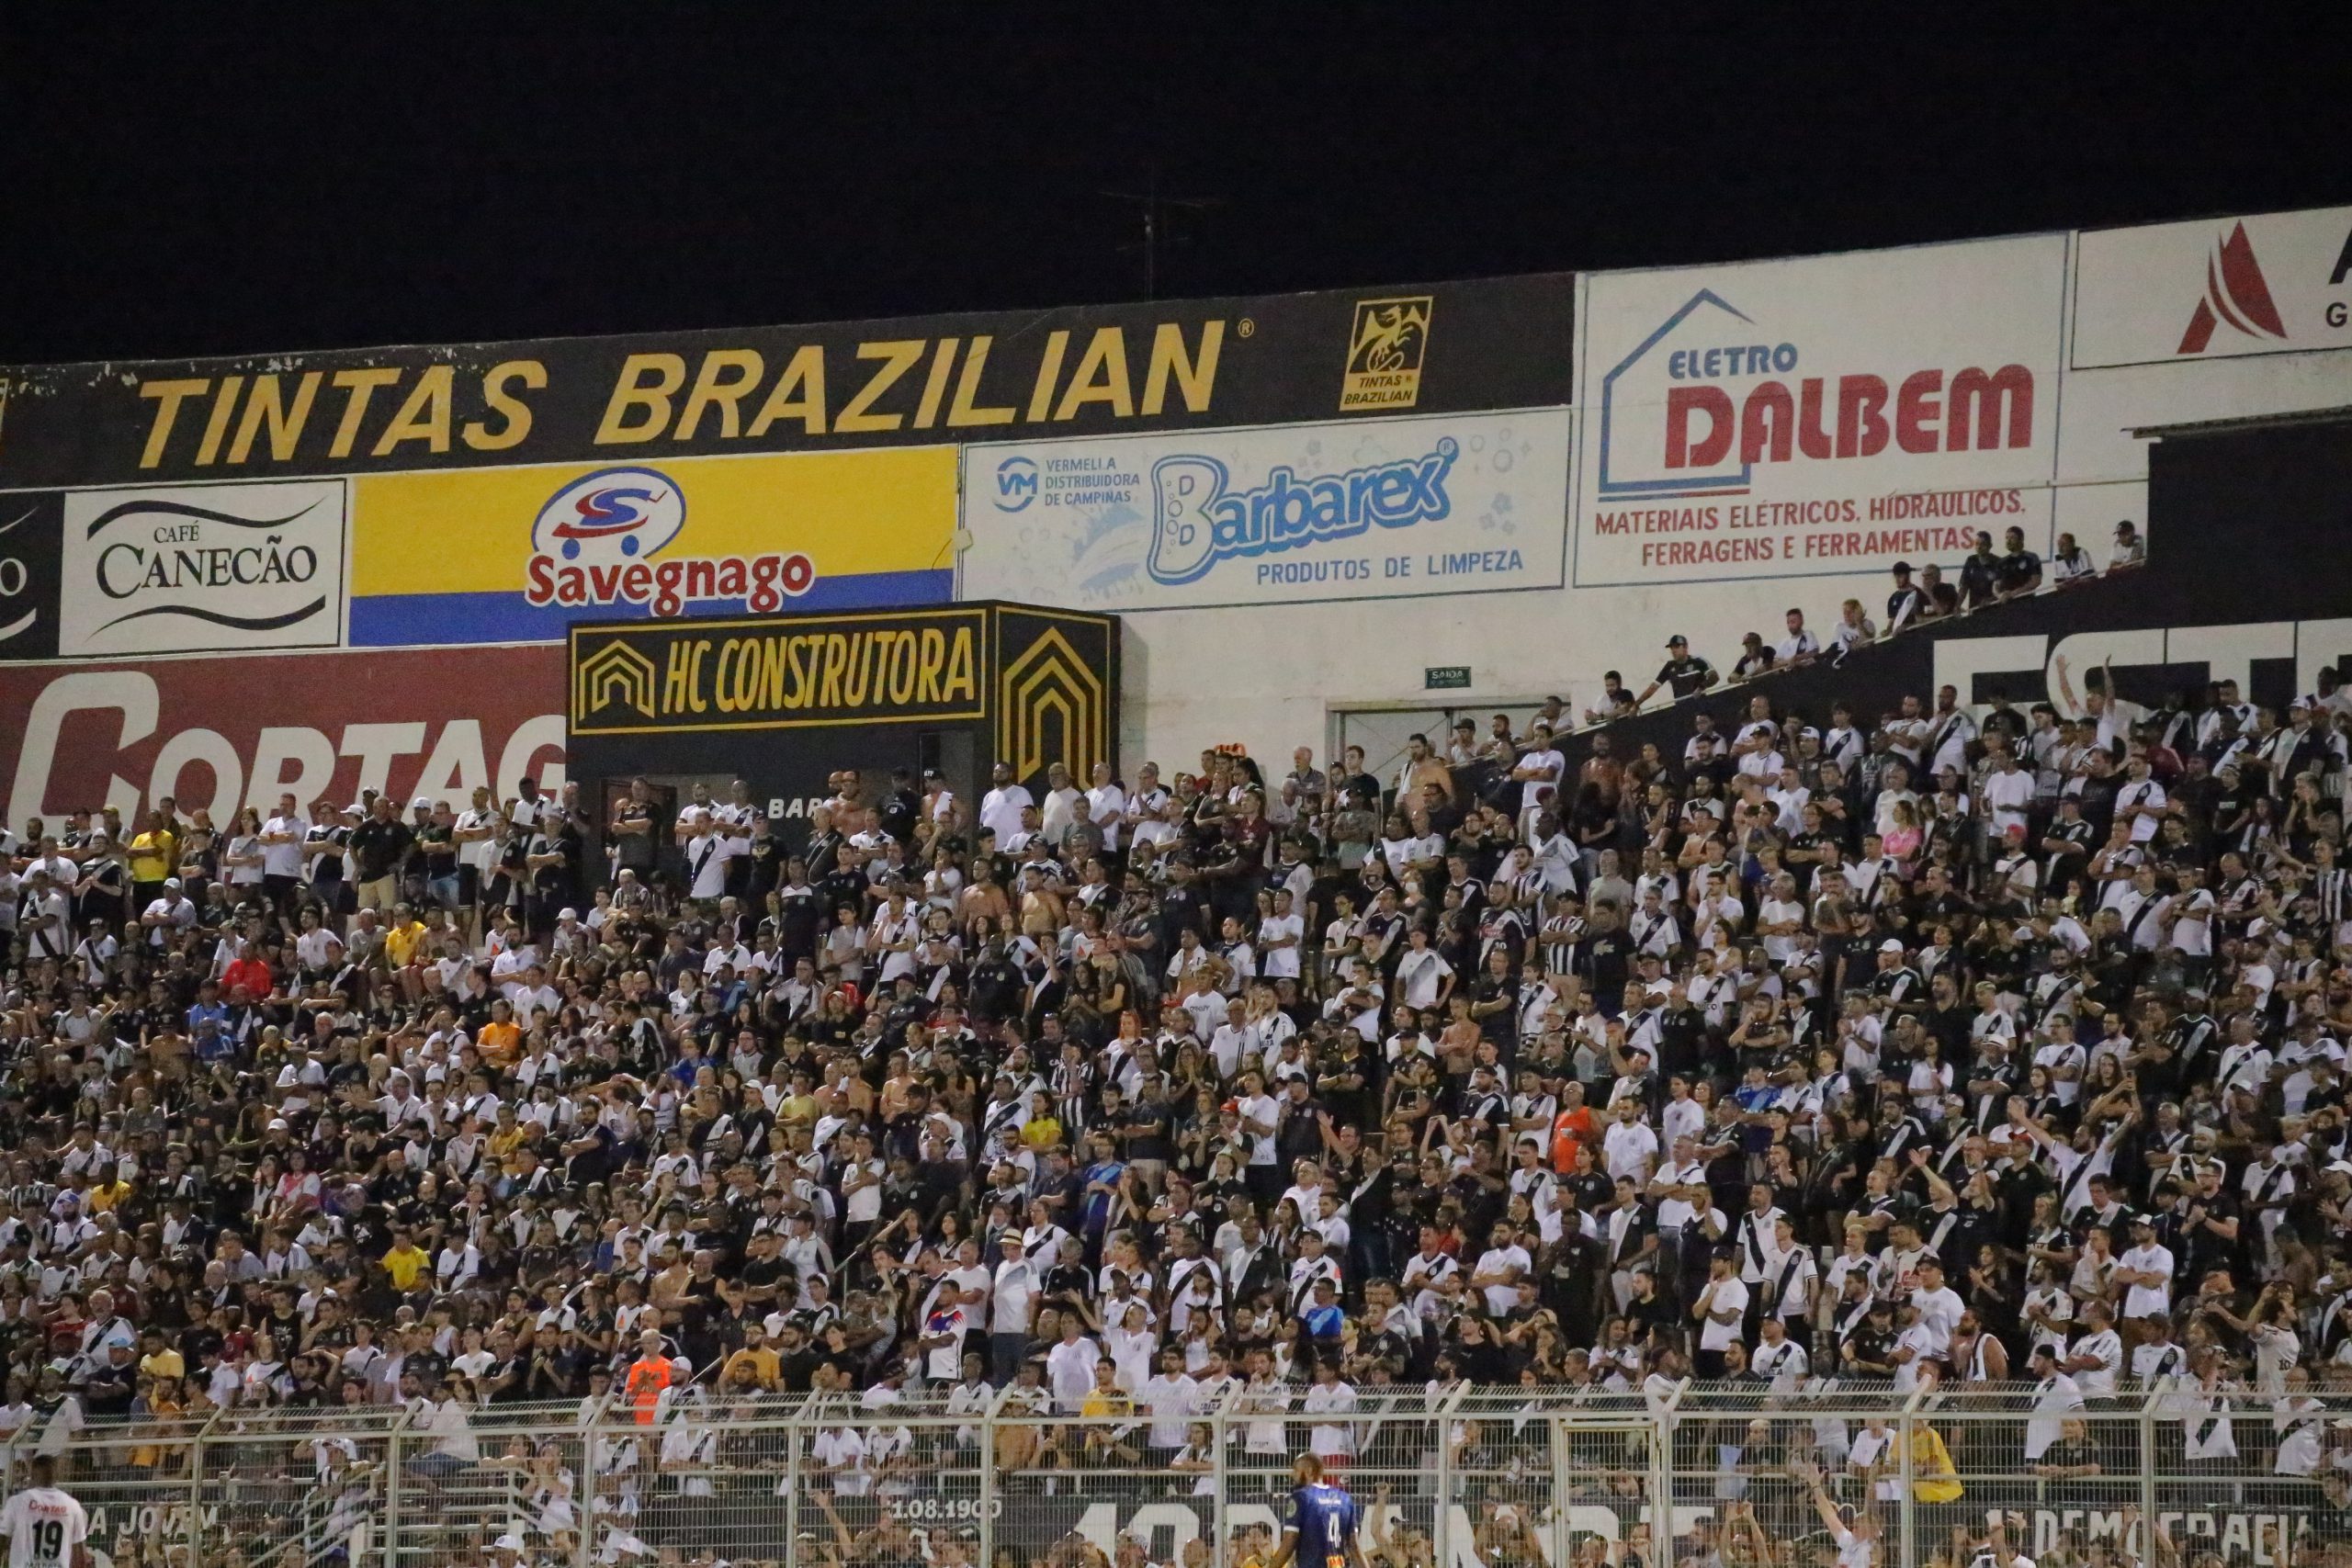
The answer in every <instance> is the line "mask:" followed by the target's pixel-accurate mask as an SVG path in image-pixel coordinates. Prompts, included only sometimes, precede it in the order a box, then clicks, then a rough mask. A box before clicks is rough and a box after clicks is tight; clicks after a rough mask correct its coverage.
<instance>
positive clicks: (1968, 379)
mask: <svg viewBox="0 0 2352 1568" xmlns="http://www.w3.org/2000/svg"><path fill="white" fill-rule="evenodd" d="M2004 407H2006V408H2007V410H2008V415H2009V418H2008V432H2007V439H2006V440H2004V438H2003V435H2002V430H2001V411H2002V409H2003V408H2004ZM1971 408H1973V409H1974V410H1975V411H1976V449H1977V450H1978V451H1980V452H1988V451H1991V450H1992V449H1993V448H1994V447H1996V446H2032V445H2033V372H2032V371H2030V370H2029V369H2027V368H2026V367H2024V366H2022V365H2004V366H2002V367H2000V368H1999V369H1998V370H1996V371H1994V372H1993V373H1992V374H1991V375H1989V376H1988V375H1986V374H1985V372H1984V371H1982V370H1978V369H1974V368H1971V369H1967V370H1963V371H1962V372H1961V373H1960V374H1959V375H1957V376H1954V377H1953V378H1951V428H1950V433H1949V434H1948V436H1947V438H1946V440H1947V445H1946V450H1948V451H1952V452H1965V451H1967V450H1968V415H1969V411H1970V409H1971Z"/></svg>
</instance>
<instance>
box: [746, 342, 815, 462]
mask: <svg viewBox="0 0 2352 1568" xmlns="http://www.w3.org/2000/svg"><path fill="white" fill-rule="evenodd" d="M795 392H797V393H799V394H800V395H799V396H798V397H794V396H793V394H794V393H795ZM780 419H797V420H799V421H800V428H801V431H802V433H803V434H809V435H822V434H825V350H824V346H823V345H822V344H814V343H809V344H801V345H800V347H798V348H797V349H795V350H794V351H793V355H792V362H791V363H790V364H788V365H786V367H784V374H783V375H781V376H778V377H777V378H775V386H774V387H772V388H770V389H768V397H767V401H765V402H763V403H762V404H761V405H760V412H758V413H756V414H754V415H752V428H751V432H750V434H751V437H752V440H754V441H756V440H758V439H759V438H760V437H761V436H763V435H765V434H767V430H768V426H769V425H771V424H774V423H775V422H776V421H777V420H780Z"/></svg>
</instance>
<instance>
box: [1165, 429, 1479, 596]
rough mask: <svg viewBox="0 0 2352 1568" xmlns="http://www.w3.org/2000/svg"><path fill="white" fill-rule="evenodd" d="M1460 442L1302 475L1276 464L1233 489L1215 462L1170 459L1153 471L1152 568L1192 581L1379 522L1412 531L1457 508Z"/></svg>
mask: <svg viewBox="0 0 2352 1568" xmlns="http://www.w3.org/2000/svg"><path fill="white" fill-rule="evenodd" d="M1460 452H1461V448H1460V446H1458V445H1456V443H1455V442H1454V440H1453V437H1452V436H1450V435H1449V436H1444V437H1442V438H1441V439H1440V440H1439V441H1438V444H1437V446H1436V449H1435V450H1433V451H1431V452H1430V453H1429V454H1428V455H1427V456H1426V457H1406V458H1400V459H1399V460H1397V461H1396V462H1393V463H1381V464H1376V465H1374V466H1372V467H1369V468H1354V469H1351V470H1349V471H1348V472H1346V473H1344V474H1324V475H1315V476H1310V477H1308V478H1306V479H1301V478H1300V477H1299V476H1298V474H1297V472H1296V471H1295V469H1293V468H1291V467H1290V466H1289V465H1287V464H1283V465H1279V466H1277V467H1276V468H1273V469H1272V471H1271V472H1270V473H1269V474H1268V475H1267V476H1266V482H1265V484H1263V485H1261V486H1260V487H1259V488H1258V489H1255V490H1248V491H1232V490H1229V489H1228V488H1227V478H1228V476H1227V471H1226V468H1225V465H1224V464H1222V463H1220V462H1217V461H1216V459H1214V458H1208V457H1190V456H1179V457H1162V458H1160V459H1159V461H1158V462H1156V463H1154V464H1153V465H1152V468H1151V484H1152V496H1153V501H1154V507H1153V530H1152V545H1151V549H1150V552H1149V553H1148V556H1147V558H1146V560H1145V567H1146V570H1148V571H1149V572H1150V573H1151V575H1152V576H1153V578H1155V579H1156V580H1158V581H1161V582H1192V581H1196V580H1197V579H1199V578H1200V577H1201V576H1202V575H1203V574H1204V573H1205V572H1206V571H1207V570H1209V568H1210V567H1212V566H1214V565H1216V562H1218V561H1219V560H1222V559H1225V558H1227V557H1231V556H1259V555H1268V554H1272V553H1275V552H1279V551H1283V550H1295V549H1297V548H1299V547H1302V546H1306V545H1311V544H1316V543H1317V542H1320V541H1322V540H1327V539H1344V538H1350V537H1352V536H1355V535H1358V534H1362V533H1363V532H1364V531H1365V530H1366V529H1368V528H1370V527H1371V526H1373V525H1374V524H1377V525H1380V526H1381V527H1383V528H1408V527H1411V526H1412V525H1415V524H1417V523H1426V522H1436V521H1439V520H1440V519H1442V518H1443V517H1445V516H1446V515H1447V514H1448V513H1450V512H1451V511H1452V510H1453V502H1452V501H1451V500H1450V499H1449V498H1448V497H1447V495H1446V493H1445V481H1446V476H1447V475H1448V474H1449V473H1450V472H1451V471H1452V469H1453V462H1454V458H1455V457H1458V456H1459V455H1460Z"/></svg>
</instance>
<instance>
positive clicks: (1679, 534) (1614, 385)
mask: <svg viewBox="0 0 2352 1568" xmlns="http://www.w3.org/2000/svg"><path fill="white" fill-rule="evenodd" d="M2065 269H2066V241H2065V238H2064V236H2063V235H2056V234H2051V235H2041V236H2034V237H2029V238H2024V239H2015V240H1996V241H1986V242H1983V243H1970V244H1960V245H1931V246H1922V247H1919V248H1917V249H1912V250H1901V251H1878V252H1869V253H1858V254H1849V255H1835V256H1815V257H1807V258H1804V259H1801V260H1795V261H1773V262H1754V263H1748V264H1745V265H1736V266H1720V267H1685V268H1677V269H1674V270H1671V271H1664V272H1628V273H1605V274H1600V275H1598V276H1594V277H1592V278H1590V279H1589V281H1588V283H1587V286H1586V291H1585V308H1584V320H1583V321H1582V323H1581V328H1580V333H1579V336H1580V348H1579V354H1580V358H1581V361H1582V367H1583V369H1582V374H1581V377H1580V379H1579V382H1578V387H1579V392H1580V399H1581V406H1582V410H1583V417H1582V420H1581V437H1580V442H1581V446H1580V450H1579V454H1578V469H1577V472H1578V479H1577V525H1576V540H1575V563H1576V564H1575V572H1574V581H1575V582H1576V584H1577V586H1579V587H1599V586H1606V585H1619V584H1649V583H1661V582H1687V581H1730V580H1737V579H1752V578H1775V577H1805V576H1821V575H1827V574H1832V573H1843V572H1853V571H1858V570H1883V569H1884V568H1885V567H1888V566H1890V565H1892V564H1893V563H1894V561H1895V560H1897V559H1899V558H1904V557H1934V556H1942V557H1945V558H1953V557H1956V556H1958V555H1960V554H1962V553H1964V552H1965V551H1966V549H1967V548H1968V547H1969V545H1970V544H1971V543H1973V538H1974V536H1975V533H1976V531H1977V530H1978V529H1980V528H1984V529H1989V530H1991V531H1992V533H1993V535H1994V536H1995V537H1996V539H1997V538H1999V536H2001V534H2002V532H2003V530H2005V529H2007V528H2008V527H2011V526H2018V527H2022V528H2023V529H2024V530H2025V533H2026V539H2027V542H2028V544H2029V545H2030V546H2031V547H2033V548H2034V549H2035V550H2037V551H2042V552H2046V551H2047V550H2048V548H2049V542H2050V541H2049V533H2050V517H2051V498H2050V487H2051V484H2052V479H2053V473H2054V468H2053V465H2054V461H2055V449H2056V439H2055V431H2056V425H2057V403H2058V396H2057V393H2058V373H2059V363H2060V359H2059V339H2060V333H2061V327H2062V314H2063V310H2062V307H2063V299H2064V288H2065Z"/></svg>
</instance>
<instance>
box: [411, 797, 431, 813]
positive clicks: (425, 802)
mask: <svg viewBox="0 0 2352 1568" xmlns="http://www.w3.org/2000/svg"><path fill="white" fill-rule="evenodd" d="M409 805H410V807H413V809H415V810H418V811H430V810H432V809H433V797H432V796H431V795H418V796H417V797H416V798H415V799H414V800H412V801H410V802H409Z"/></svg>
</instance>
